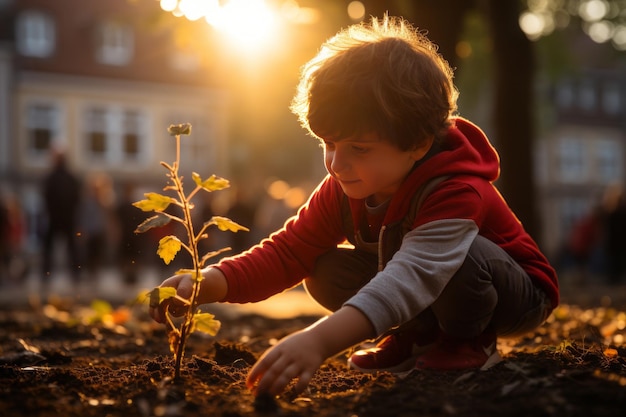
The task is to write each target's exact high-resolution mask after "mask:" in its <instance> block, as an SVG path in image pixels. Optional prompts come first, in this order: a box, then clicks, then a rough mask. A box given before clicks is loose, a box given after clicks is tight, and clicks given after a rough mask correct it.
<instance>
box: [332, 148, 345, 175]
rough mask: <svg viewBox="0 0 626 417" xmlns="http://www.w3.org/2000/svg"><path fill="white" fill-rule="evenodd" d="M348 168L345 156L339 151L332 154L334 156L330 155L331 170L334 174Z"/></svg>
mask: <svg viewBox="0 0 626 417" xmlns="http://www.w3.org/2000/svg"><path fill="white" fill-rule="evenodd" d="M346 166H347V163H346V159H345V158H344V156H343V154H342V153H341V152H338V151H337V150H335V151H334V152H332V154H331V155H330V168H331V169H332V170H333V171H334V172H341V171H342V170H344V169H345V168H346Z"/></svg>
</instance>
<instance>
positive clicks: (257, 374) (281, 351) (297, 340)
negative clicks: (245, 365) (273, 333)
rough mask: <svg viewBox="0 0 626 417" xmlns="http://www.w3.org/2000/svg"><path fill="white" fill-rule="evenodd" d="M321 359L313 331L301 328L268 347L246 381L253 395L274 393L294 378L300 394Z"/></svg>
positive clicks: (322, 357)
mask: <svg viewBox="0 0 626 417" xmlns="http://www.w3.org/2000/svg"><path fill="white" fill-rule="evenodd" d="M324 360H325V355H324V353H323V348H322V345H321V344H320V341H319V339H318V338H317V337H315V336H314V332H311V331H308V330H302V331H299V332H296V333H293V334H291V335H289V336H287V337H286V338H284V339H282V340H281V341H280V342H278V344H277V345H275V346H274V347H272V348H270V349H268V350H267V351H266V352H265V353H264V354H263V356H261V359H259V360H258V361H257V363H256V364H255V365H254V366H253V367H252V370H251V371H250V373H249V374H248V379H247V381H246V384H247V386H248V388H249V389H250V390H252V391H253V392H254V394H255V395H259V394H271V395H278V394H280V393H281V392H283V391H284V389H285V388H286V387H287V385H288V384H289V383H290V382H291V381H293V380H295V379H297V380H298V382H297V383H296V387H295V389H296V392H297V393H300V392H302V391H304V389H305V388H306V386H307V385H308V384H309V381H310V380H311V378H312V377H313V375H314V374H315V372H316V371H317V369H318V368H319V367H320V366H321V365H322V362H324Z"/></svg>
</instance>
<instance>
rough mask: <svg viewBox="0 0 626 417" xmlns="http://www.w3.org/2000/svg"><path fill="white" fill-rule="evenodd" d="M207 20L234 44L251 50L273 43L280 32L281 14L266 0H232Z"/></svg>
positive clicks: (207, 17)
mask: <svg viewBox="0 0 626 417" xmlns="http://www.w3.org/2000/svg"><path fill="white" fill-rule="evenodd" d="M206 20H207V22H209V24H210V25H211V26H213V27H214V28H215V29H217V30H218V31H219V32H221V33H222V34H224V35H225V37H226V39H227V40H228V41H229V42H231V43H232V44H233V46H235V47H237V48H238V49H244V50H246V51H248V52H253V51H255V50H259V49H260V48H261V47H262V46H265V45H267V44H269V43H270V42H271V41H272V40H273V39H274V37H275V35H276V33H277V31H278V19H277V15H276V14H275V13H274V11H273V10H272V9H270V8H269V7H268V6H267V4H266V3H265V1H264V0H231V1H229V2H228V3H226V4H225V5H224V6H223V7H221V8H220V10H219V13H216V14H215V15H212V16H206Z"/></svg>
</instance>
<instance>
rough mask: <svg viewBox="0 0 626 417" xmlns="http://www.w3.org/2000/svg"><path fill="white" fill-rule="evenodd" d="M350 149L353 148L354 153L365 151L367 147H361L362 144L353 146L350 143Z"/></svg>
mask: <svg viewBox="0 0 626 417" xmlns="http://www.w3.org/2000/svg"><path fill="white" fill-rule="evenodd" d="M352 150H353V151H354V152H355V153H366V152H367V151H368V150H369V149H367V148H364V147H362V146H354V145H352Z"/></svg>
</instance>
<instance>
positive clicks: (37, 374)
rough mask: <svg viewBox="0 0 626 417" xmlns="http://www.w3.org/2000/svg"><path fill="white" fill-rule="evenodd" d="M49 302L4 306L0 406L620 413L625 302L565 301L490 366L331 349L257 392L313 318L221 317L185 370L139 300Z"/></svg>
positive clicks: (79, 411)
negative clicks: (379, 361)
mask: <svg viewBox="0 0 626 417" xmlns="http://www.w3.org/2000/svg"><path fill="white" fill-rule="evenodd" d="M111 307H112V308H113V309H112V311H108V308H109V306H107V305H106V304H94V305H92V306H84V305H83V306H81V305H73V304H72V303H67V302H62V300H60V301H57V302H53V303H50V304H47V305H44V306H41V307H38V308H19V309H11V310H7V309H5V310H0V336H1V339H0V415H2V416H4V417H12V416H67V417H70V416H81V417H88V416H146V417H148V416H228V417H235V416H266V415H270V416H346V417H350V416H359V417H378V416H385V417H387V416H395V417H398V416H418V415H419V416H436V417H438V416H491V415H505V416H559V417H562V416H592V417H600V416H618V415H620V416H621V415H623V413H624V410H626V313H624V311H626V308H624V307H626V304H625V305H623V306H619V307H615V306H614V307H588V308H584V307H579V306H576V305H573V304H562V305H561V306H560V307H559V308H558V309H557V310H556V311H555V313H554V314H553V315H552V316H551V317H550V319H549V320H548V322H546V323H545V324H544V325H543V326H542V327H540V328H539V329H537V331H536V332H534V333H532V334H528V335H527V336H525V337H523V338H520V339H516V340H503V341H501V342H500V343H499V350H500V352H501V353H502V356H503V358H504V360H503V361H502V362H500V363H498V364H496V365H494V366H493V367H491V368H490V369H488V370H482V371H481V370H475V371H458V372H436V371H428V372H426V371H420V372H413V373H411V374H409V375H408V376H404V377H399V376H396V375H392V374H389V373H378V374H374V375H369V374H363V373H359V372H356V371H352V370H349V369H348V368H347V366H346V354H347V353H344V354H342V355H339V356H338V357H335V358H332V359H330V360H328V361H327V362H326V363H325V364H324V365H323V366H322V368H321V369H320V370H319V371H318V373H317V374H316V376H315V377H314V379H313V381H312V382H311V384H310V385H309V387H308V389H307V390H306V391H305V392H304V393H302V394H300V395H296V394H295V393H294V392H293V390H291V389H288V390H287V391H286V392H285V393H284V394H282V395H281V396H279V397H277V398H254V396H253V395H251V394H250V392H249V391H248V390H247V389H246V388H245V383H244V381H245V377H246V374H247V372H248V370H249V368H250V366H251V364H253V363H254V361H255V360H256V358H257V357H258V356H259V355H260V354H261V353H262V352H263V351H264V350H265V349H266V348H267V347H268V346H270V345H271V344H272V343H275V342H276V340H278V339H280V338H282V337H283V336H286V335H287V334H289V333H290V332H292V331H295V330H297V329H301V328H303V327H305V326H307V325H309V324H311V323H313V322H314V321H315V320H317V319H318V317H310V316H302V317H296V318H291V319H272V318H269V317H266V316H261V315H256V314H252V315H226V316H225V317H220V316H219V312H214V313H215V314H216V315H217V316H218V317H217V318H218V319H220V320H221V321H222V329H221V330H220V332H219V333H218V335H217V336H216V337H209V336H204V335H201V334H197V333H196V334H194V335H192V337H191V338H190V339H189V344H188V348H187V351H186V354H185V360H184V364H183V370H182V377H181V379H180V381H178V382H174V381H173V380H172V375H173V359H172V356H171V355H170V352H169V348H168V345H167V341H166V334H165V332H164V329H163V327H161V326H159V325H157V324H155V323H153V322H152V321H151V320H150V319H149V318H148V316H147V314H146V311H145V310H146V307H145V306H131V307H128V306H123V305H122V306H111Z"/></svg>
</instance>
